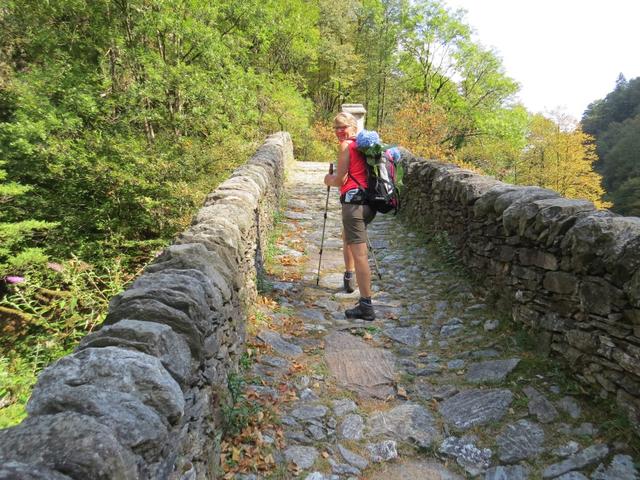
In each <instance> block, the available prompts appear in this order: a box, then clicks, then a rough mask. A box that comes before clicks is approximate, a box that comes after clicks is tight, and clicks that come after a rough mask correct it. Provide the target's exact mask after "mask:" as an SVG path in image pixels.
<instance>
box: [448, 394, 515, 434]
mask: <svg viewBox="0 0 640 480" xmlns="http://www.w3.org/2000/svg"><path fill="white" fill-rule="evenodd" d="M512 400H513V394H512V393H511V391H510V390H506V389H489V390H478V389H473V390H465V391H463V392H460V393H458V394H456V395H454V396H453V397H450V398H448V399H447V400H445V401H444V402H442V403H441V404H440V413H441V414H442V416H443V417H444V419H445V420H446V422H447V423H449V424H451V425H453V426H454V427H456V428H458V429H460V430H467V429H469V428H471V427H473V426H476V425H485V424H487V423H489V422H491V421H494V420H500V419H501V418H502V417H503V416H504V415H505V413H507V409H508V408H509V406H510V405H511V401H512Z"/></svg>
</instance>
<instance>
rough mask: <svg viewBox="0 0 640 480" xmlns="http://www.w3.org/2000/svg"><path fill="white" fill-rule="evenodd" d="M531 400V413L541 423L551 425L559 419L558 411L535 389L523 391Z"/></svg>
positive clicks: (524, 389)
mask: <svg viewBox="0 0 640 480" xmlns="http://www.w3.org/2000/svg"><path fill="white" fill-rule="evenodd" d="M522 391H523V392H524V393H525V395H526V396H527V397H528V398H529V413H530V414H531V415H535V416H536V417H537V419H538V421H539V422H542V423H549V422H552V421H554V420H555V419H556V418H558V411H557V410H556V407H554V406H553V404H552V403H551V402H550V401H549V400H548V399H547V397H545V396H544V395H542V394H541V393H540V392H538V391H537V390H536V389H535V388H533V387H525V388H523V389H522Z"/></svg>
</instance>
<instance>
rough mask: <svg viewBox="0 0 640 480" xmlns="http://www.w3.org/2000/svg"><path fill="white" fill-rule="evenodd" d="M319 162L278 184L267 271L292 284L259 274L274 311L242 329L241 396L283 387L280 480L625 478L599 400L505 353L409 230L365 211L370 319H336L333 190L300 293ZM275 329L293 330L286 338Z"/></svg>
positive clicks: (507, 337)
mask: <svg viewBox="0 0 640 480" xmlns="http://www.w3.org/2000/svg"><path fill="white" fill-rule="evenodd" d="M327 167H328V165H327V164H322V163H298V164H297V166H296V167H295V170H294V172H292V173H290V174H289V181H288V184H289V185H288V189H287V195H288V197H287V198H288V200H287V201H288V203H287V208H286V211H285V213H284V219H283V226H284V229H285V231H286V232H288V235H284V236H283V240H282V241H281V242H280V244H279V245H278V253H277V255H276V263H277V262H278V259H280V260H282V262H281V263H282V264H285V265H289V266H283V267H282V268H283V269H284V270H283V271H282V272H285V275H284V276H285V277H286V271H291V272H294V271H296V272H298V276H297V277H296V276H295V275H293V273H292V275H291V277H293V278H300V274H301V279H299V280H290V281H282V280H281V279H280V280H276V279H273V278H272V279H271V284H272V286H273V292H272V297H273V298H274V299H276V300H277V302H278V303H279V309H280V312H284V313H279V314H275V315H273V314H271V315H270V317H269V323H268V324H265V325H263V326H262V327H261V328H260V329H259V330H258V331H257V332H256V333H257V339H258V341H260V342H264V344H265V345H267V346H268V347H270V348H268V349H267V350H266V351H262V353H260V354H259V355H258V357H257V359H256V363H255V364H254V365H253V367H252V370H251V374H252V375H253V378H254V380H257V381H254V386H253V387H251V388H253V389H254V390H255V394H257V395H273V396H278V395H279V392H280V391H281V390H282V389H280V390H278V386H279V385H280V386H281V385H282V382H283V381H284V382H287V383H288V385H290V387H291V389H292V390H293V391H295V397H294V399H293V400H292V401H289V402H286V403H283V404H282V405H283V407H282V408H281V409H280V414H281V418H280V421H281V422H282V425H283V427H284V437H285V443H286V446H285V448H284V449H282V451H280V452H279V454H280V455H279V458H277V459H276V460H277V461H280V462H288V463H289V465H290V466H291V465H294V466H295V467H296V468H293V469H291V468H290V469H289V470H288V473H287V474H286V475H288V477H287V478H302V479H306V480H322V479H345V480H346V479H365V478H366V479H385V480H392V479H411V480H418V479H429V480H430V479H434V480H436V479H440V480H445V479H451V480H453V479H461V478H484V479H487V480H488V479H502V480H518V479H540V478H558V479H563V480H579V479H592V480H604V479H610V480H613V479H616V480H627V479H628V480H631V479H636V478H638V475H637V472H636V469H635V467H634V460H637V458H636V459H634V458H633V457H634V454H633V453H632V452H633V449H632V446H631V445H630V444H629V440H628V439H625V438H621V437H617V438H615V436H614V435H613V434H614V433H615V432H614V431H612V429H610V428H607V427H606V426H607V423H606V422H607V421H608V419H606V418H604V417H602V410H603V409H602V408H601V406H602V405H603V403H602V402H600V403H597V404H593V403H585V399H586V397H587V396H586V395H584V392H582V391H581V390H580V388H579V386H578V385H577V384H576V383H575V382H573V381H571V380H570V378H569V377H564V376H563V374H562V372H560V371H559V370H558V369H557V368H553V364H552V363H550V362H549V361H548V360H545V359H541V358H540V357H537V356H535V355H533V354H532V353H528V352H527V351H526V350H521V349H520V348H519V345H521V344H522V341H523V339H524V340H526V337H522V338H520V337H521V336H522V332H520V333H518V332H517V331H512V330H510V328H509V326H508V325H505V323H507V322H506V321H505V320H504V319H502V320H500V319H499V318H498V317H497V316H496V314H495V312H493V311H492V310H491V309H490V308H489V307H488V306H487V305H485V303H484V299H483V298H479V297H478V296H476V295H474V293H473V291H472V288H471V285H470V283H468V281H467V279H465V278H464V275H461V274H459V273H455V272H454V271H452V268H451V267H447V266H446V265H445V263H444V262H443V260H442V256H441V255H440V256H438V255H436V253H435V247H434V246H433V245H434V244H433V243H427V242H426V241H425V240H424V237H423V236H422V235H421V234H419V233H417V232H414V231H412V230H411V225H408V224H410V223H411V222H410V220H409V221H407V222H401V221H399V220H398V219H396V218H394V217H393V216H392V215H379V216H378V218H376V219H375V221H374V222H373V224H372V225H371V227H370V230H369V231H370V239H371V241H372V244H373V246H374V249H375V251H376V257H377V261H378V263H379V270H380V273H381V275H382V279H378V278H377V277H376V276H375V274H374V282H373V285H374V292H375V293H374V299H373V301H374V305H375V308H376V313H377V316H378V318H377V319H376V320H375V321H374V322H364V321H361V320H355V321H350V320H346V319H345V318H344V313H343V312H344V309H345V308H348V307H350V306H352V305H353V304H354V303H355V301H356V300H357V295H358V293H357V291H356V292H354V293H353V294H350V295H348V294H345V293H342V292H341V290H340V287H341V285H342V270H343V263H342V251H341V242H340V240H339V239H340V211H339V203H338V200H337V192H336V189H332V190H331V195H330V202H329V214H328V219H327V225H326V234H325V241H324V254H323V258H322V269H321V276H320V284H319V286H316V273H317V272H316V270H317V265H318V251H319V245H320V238H321V234H322V221H323V212H324V206H325V199H326V187H324V186H323V185H322V177H323V175H324V174H325V172H326V171H327ZM301 246H304V247H305V248H304V250H305V253H304V254H302V253H301V252H300V250H302V249H301V248H300V247H301ZM292 259H293V260H292ZM372 266H373V263H372ZM286 318H295V319H296V320H297V321H299V322H303V328H301V329H300V330H299V332H298V333H297V334H296V335H289V334H287V333H286V329H284V328H281V327H282V326H283V323H284V320H283V319H286ZM292 372H293V374H292ZM296 372H297V373H296ZM612 432H613V433H612ZM268 433H269V432H267V433H266V434H267V436H268ZM237 478H260V477H257V476H254V475H244V476H242V475H240V476H238V477H237ZM279 478H280V477H279Z"/></svg>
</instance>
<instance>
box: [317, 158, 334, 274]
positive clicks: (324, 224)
mask: <svg viewBox="0 0 640 480" xmlns="http://www.w3.org/2000/svg"><path fill="white" fill-rule="evenodd" d="M329 175H333V163H330V164H329ZM329 190H331V187H330V186H329V185H327V201H326V203H325V204H324V223H323V224H322V240H320V258H318V279H317V280H316V286H318V285H320V265H321V264H322V247H323V245H324V229H325V227H326V226H327V211H328V210H329Z"/></svg>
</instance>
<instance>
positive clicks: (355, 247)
mask: <svg viewBox="0 0 640 480" xmlns="http://www.w3.org/2000/svg"><path fill="white" fill-rule="evenodd" d="M349 250H350V252H351V256H352V257H353V260H354V265H355V269H356V280H357V281H358V288H359V289H360V296H361V297H364V298H371V270H370V268H369V252H368V250H367V244H366V243H352V244H350V245H349Z"/></svg>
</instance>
